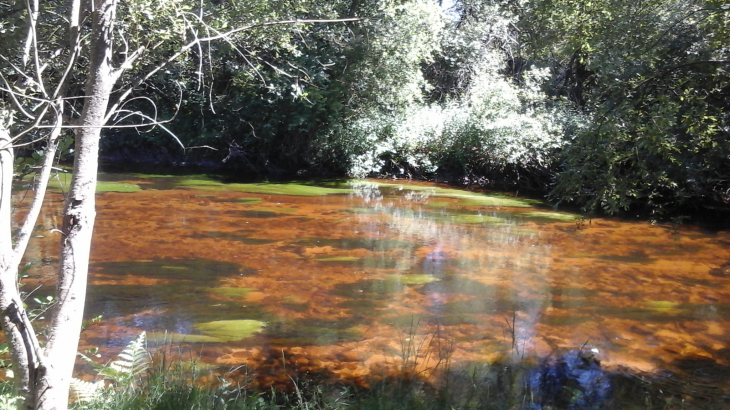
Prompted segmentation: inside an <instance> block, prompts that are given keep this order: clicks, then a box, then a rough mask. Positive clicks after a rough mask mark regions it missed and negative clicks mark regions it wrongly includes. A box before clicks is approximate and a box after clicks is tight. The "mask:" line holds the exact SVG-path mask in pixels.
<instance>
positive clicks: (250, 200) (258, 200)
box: [234, 197, 261, 205]
mask: <svg viewBox="0 0 730 410" xmlns="http://www.w3.org/2000/svg"><path fill="white" fill-rule="evenodd" d="M234 201H235V202H238V203H241V204H251V205H253V204H258V203H261V198H251V197H245V198H236V199H235V200H234Z"/></svg>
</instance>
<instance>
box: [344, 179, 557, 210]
mask: <svg viewBox="0 0 730 410" xmlns="http://www.w3.org/2000/svg"><path fill="white" fill-rule="evenodd" d="M357 183H359V184H368V183H369V184H373V185H376V186H378V187H381V188H391V189H398V190H405V191H414V192H424V193H426V194H429V196H431V197H446V198H454V199H458V200H459V202H458V205H462V206H495V207H509V208H530V207H533V206H536V205H542V204H543V202H541V201H538V200H534V199H524V198H515V197H511V196H507V195H500V194H491V195H487V194H481V193H478V192H470V191H463V190H460V189H453V188H439V187H436V188H434V187H429V186H420V185H407V184H390V183H378V182H371V181H355V182H353V184H357ZM434 206H438V205H434Z"/></svg>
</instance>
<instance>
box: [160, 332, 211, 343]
mask: <svg viewBox="0 0 730 410" xmlns="http://www.w3.org/2000/svg"><path fill="white" fill-rule="evenodd" d="M147 340H148V341H149V342H151V343H153V344H156V345H166V344H169V343H175V344H177V343H222V342H224V340H223V339H220V338H217V337H213V336H206V335H191V334H184V333H170V332H152V333H149V334H148V335H147Z"/></svg>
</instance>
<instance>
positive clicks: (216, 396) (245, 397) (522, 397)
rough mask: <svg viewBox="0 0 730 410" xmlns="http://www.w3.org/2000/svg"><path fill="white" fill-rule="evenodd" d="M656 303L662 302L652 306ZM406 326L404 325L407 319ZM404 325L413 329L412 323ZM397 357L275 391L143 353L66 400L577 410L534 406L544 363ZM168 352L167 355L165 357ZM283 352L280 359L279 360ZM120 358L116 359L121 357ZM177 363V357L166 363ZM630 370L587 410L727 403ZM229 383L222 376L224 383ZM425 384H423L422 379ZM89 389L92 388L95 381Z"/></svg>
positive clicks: (103, 407) (91, 405) (139, 408)
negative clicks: (136, 364)
mask: <svg viewBox="0 0 730 410" xmlns="http://www.w3.org/2000/svg"><path fill="white" fill-rule="evenodd" d="M660 305H663V303H660ZM411 320H412V319H411ZM412 325H413V324H412ZM400 343H401V345H402V350H403V352H402V353H401V354H400V356H401V357H402V358H403V359H404V361H403V364H402V365H401V368H400V369H396V370H395V371H394V372H393V373H391V374H388V375H385V374H380V375H378V376H374V377H370V378H369V379H368V380H361V381H360V382H356V381H353V380H342V379H337V378H335V377H332V376H333V375H332V374H328V373H327V372H326V371H324V372H322V373H312V372H311V371H302V372H299V371H297V369H296V368H289V367H287V368H282V369H280V370H279V371H280V372H281V376H282V377H276V379H277V380H279V381H278V382H277V384H276V385H275V386H268V385H266V386H262V385H257V379H256V373H255V371H254V370H255V369H247V368H246V367H245V363H243V364H242V366H238V367H236V368H234V369H221V368H218V367H216V366H214V365H210V364H206V363H203V362H200V361H198V360H196V359H191V358H187V357H188V356H187V355H186V353H185V352H184V351H182V350H181V349H180V348H177V349H176V348H175V347H173V345H170V344H167V345H165V346H163V347H162V348H160V350H158V351H157V352H155V353H154V354H153V355H152V361H151V362H148V364H147V366H146V367H145V368H144V371H143V372H141V373H139V374H138V375H136V376H135V377H132V378H125V377H121V378H119V379H114V378H111V379H110V378H109V377H107V379H106V380H107V386H108V387H106V388H103V389H101V390H99V391H98V393H96V394H95V395H94V396H95V398H94V397H93V396H92V398H91V399H90V400H87V401H83V402H81V401H75V402H73V403H72V405H71V408H72V409H75V410H207V409H211V410H477V409H478V410H498V409H500V410H501V409H514V410H527V409H535V408H543V409H548V408H551V409H578V408H585V407H575V406H574V404H575V403H576V401H577V400H580V399H582V398H583V397H584V396H583V395H582V394H583V393H582V391H581V390H579V389H578V388H576V387H575V386H573V387H570V388H569V387H564V388H563V389H561V390H556V396H555V397H554V398H553V399H551V400H548V401H547V402H546V401H544V398H543V402H542V403H539V401H540V393H539V392H538V391H535V390H534V387H533V386H532V385H531V383H530V381H531V380H533V381H534V380H535V378H534V376H533V375H534V372H535V370H536V369H538V368H540V367H541V366H545V363H547V362H543V361H541V360H530V359H525V360H521V361H520V362H509V361H504V362H496V363H492V364H488V363H476V362H473V363H466V364H462V365H460V366H458V367H454V366H453V365H452V364H451V362H450V360H449V358H448V357H444V358H443V360H442V361H441V362H439V364H437V365H436V366H435V367H434V368H431V369H429V370H428V371H426V372H417V371H416V368H415V365H414V363H415V362H414V361H413V360H414V358H415V357H417V356H418V355H419V354H421V353H423V352H419V351H418V350H419V349H420V348H421V347H420V345H419V344H418V343H415V342H413V341H412V340H411V338H404V339H403V340H401V341H400ZM175 349H176V351H174V350H175ZM284 354H285V353H284V352H283V351H282V355H284ZM120 357H121V356H120ZM171 358H176V359H171ZM628 372H630V369H623V370H622V371H621V372H617V373H610V372H606V373H605V377H607V378H609V380H610V381H611V389H610V392H611V397H609V398H608V399H606V400H605V401H604V402H603V403H602V405H601V406H594V407H590V408H591V409H596V410H597V409H605V410H618V409H622V410H623V409H644V410H659V409H675V408H676V409H679V408H682V409H700V408H701V409H721V408H728V404H730V403H729V401H730V399H728V398H727V397H725V396H723V394H722V393H721V392H718V391H713V390H712V388H711V387H707V386H704V385H703V380H696V381H695V380H685V381H686V383H684V382H683V383H678V384H677V383H673V382H672V380H668V377H667V375H666V374H663V375H662V376H661V377H659V376H651V375H649V374H644V373H640V372H637V374H629V373H628ZM231 376H232V377H233V378H230V377H231ZM428 376H433V377H431V378H430V379H429V380H426V379H425V377H428ZM94 381H100V378H99V377H97V378H96V379H94ZM12 401H13V395H12V381H9V380H5V381H2V382H0V409H3V410H4V409H6V408H8V409H9V408H14V407H13V406H11V405H9V403H11V402H12Z"/></svg>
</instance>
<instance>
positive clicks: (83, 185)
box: [35, 0, 118, 410]
mask: <svg viewBox="0 0 730 410" xmlns="http://www.w3.org/2000/svg"><path fill="white" fill-rule="evenodd" d="M116 6H117V3H116V1H115V0H94V12H93V22H92V33H91V38H90V45H91V50H90V52H91V55H90V61H89V78H88V80H87V83H86V89H85V94H86V100H85V102H84V108H83V111H82V112H81V117H80V120H79V124H78V125H79V128H78V130H77V132H76V151H75V154H74V155H75V156H74V174H73V178H72V180H71V185H70V187H69V193H68V197H67V198H66V202H65V203H64V214H63V226H62V229H61V231H62V235H63V238H62V239H61V256H60V268H59V275H58V276H59V277H58V285H57V293H56V300H57V305H56V309H54V311H53V315H52V318H51V325H50V327H49V330H48V333H49V338H48V342H47V344H46V346H45V349H44V357H43V362H44V363H45V364H46V371H45V374H44V375H43V377H42V378H41V379H40V380H39V383H38V386H36V389H35V393H36V397H35V399H36V408H37V409H40V410H52V409H53V410H63V409H66V408H67V406H68V392H69V385H70V382H71V376H72V373H73V367H74V363H75V361H76V352H77V349H78V344H79V335H80V333H81V323H82V320H83V312H84V304H85V300H86V284H87V276H88V267H89V253H90V249H91V236H92V232H93V229H94V220H95V217H96V201H95V198H94V197H95V193H96V180H97V167H98V158H99V138H100V135H101V127H102V126H103V125H104V122H105V117H106V112H107V108H108V105H109V98H110V95H111V92H112V87H113V86H114V84H115V82H116V80H117V77H118V73H117V72H116V71H115V70H114V67H113V65H112V31H113V25H114V18H115V12H116Z"/></svg>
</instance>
